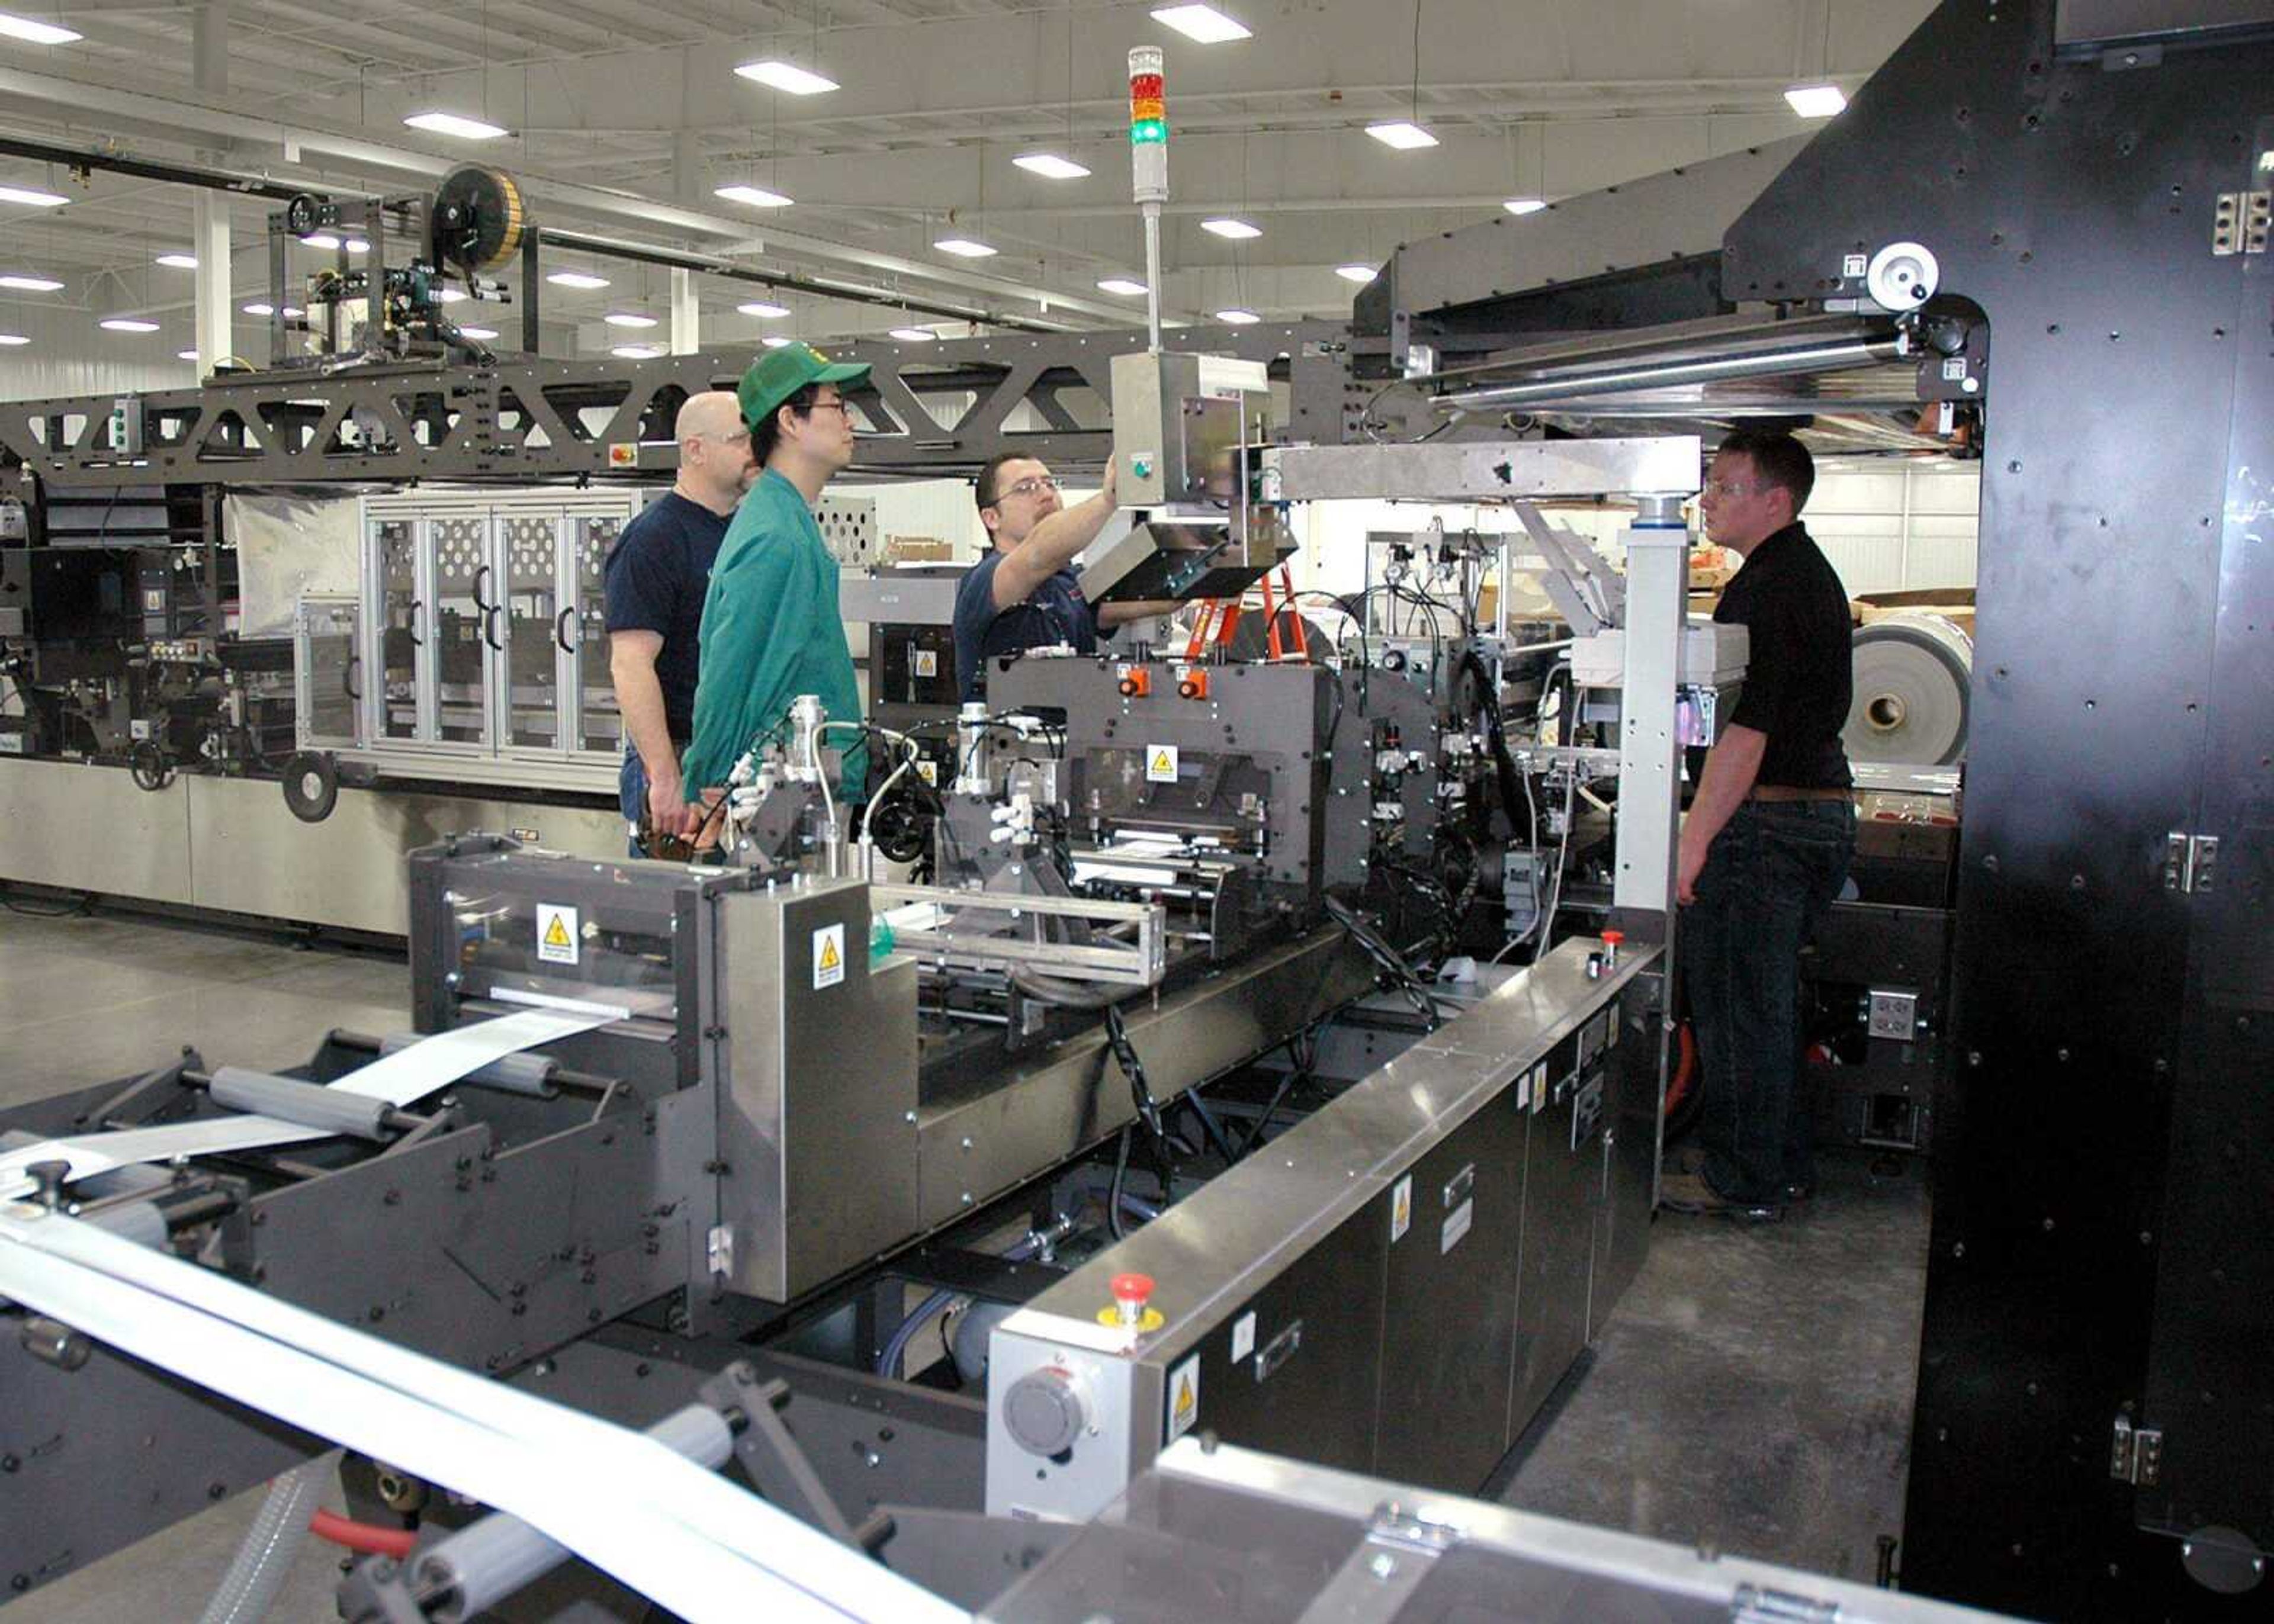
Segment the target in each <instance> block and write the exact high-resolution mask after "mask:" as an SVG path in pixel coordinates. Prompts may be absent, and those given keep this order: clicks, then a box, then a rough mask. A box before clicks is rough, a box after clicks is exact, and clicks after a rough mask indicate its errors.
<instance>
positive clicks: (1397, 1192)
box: [1389, 1173, 1413, 1245]
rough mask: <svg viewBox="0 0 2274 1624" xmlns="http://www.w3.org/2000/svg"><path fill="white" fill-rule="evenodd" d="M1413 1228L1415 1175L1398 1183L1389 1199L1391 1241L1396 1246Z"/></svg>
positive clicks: (1409, 1174) (1408, 1175)
mask: <svg viewBox="0 0 2274 1624" xmlns="http://www.w3.org/2000/svg"><path fill="white" fill-rule="evenodd" d="M1412 1227H1413V1175H1412V1174H1411V1173H1408V1174H1407V1175H1406V1176H1405V1177H1403V1178H1401V1179H1399V1180H1398V1181H1397V1185H1396V1186H1395V1188H1394V1189H1392V1191H1391V1192H1390V1197H1389V1239H1390V1243H1391V1244H1393V1245H1394V1244H1397V1242H1399V1241H1402V1240H1404V1238H1405V1231H1406V1230H1408V1229H1412Z"/></svg>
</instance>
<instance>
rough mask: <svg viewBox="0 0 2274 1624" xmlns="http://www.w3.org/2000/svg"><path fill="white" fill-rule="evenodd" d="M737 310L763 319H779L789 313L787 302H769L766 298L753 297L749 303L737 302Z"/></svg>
mask: <svg viewBox="0 0 2274 1624" xmlns="http://www.w3.org/2000/svg"><path fill="white" fill-rule="evenodd" d="M734 308H735V309H736V310H739V311H741V312H742V313H743V314H744V315H746V316H756V317H757V319H758V320H761V321H779V320H781V319H782V318H783V317H784V316H787V315H788V314H789V306H788V305H769V304H767V303H766V302H765V301H764V299H752V300H751V301H750V302H749V304H747V305H735V306H734Z"/></svg>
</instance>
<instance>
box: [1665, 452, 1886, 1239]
mask: <svg viewBox="0 0 2274 1624" xmlns="http://www.w3.org/2000/svg"><path fill="white" fill-rule="evenodd" d="M1815 483H1816V465H1815V462H1814V460H1813V459H1812V458H1811V457H1810V455H1808V448H1807V447H1804V446H1803V445H1802V444H1801V443H1800V442H1799V441H1798V440H1795V439H1794V438H1793V437H1792V436H1791V435H1789V434H1773V433H1764V432H1756V431H1744V432H1737V433H1734V434H1731V435H1729V436H1728V438H1727V439H1725V440H1722V442H1721V450H1720V452H1719V453H1718V454H1716V455H1715V456H1714V458H1713V468H1712V470H1710V471H1709V472H1708V474H1707V476H1706V491H1705V494H1704V496H1703V497H1702V498H1701V499H1700V500H1699V508H1700V511H1701V512H1702V513H1703V514H1704V515H1705V519H1706V536H1707V538H1708V539H1710V540H1712V541H1713V542H1716V543H1718V544H1719V545H1721V546H1724V547H1728V548H1729V549H1730V550H1731V551H1732V552H1734V553H1737V554H1738V555H1739V556H1740V557H1742V558H1743V560H1744V563H1743V567H1742V568H1740V569H1739V570H1738V571H1737V573H1736V576H1735V577H1734V578H1733V579H1732V580H1731V581H1730V583H1729V586H1728V590H1727V591H1725V592H1724V593H1723V594H1722V596H1721V606H1720V607H1719V608H1718V609H1716V610H1715V611H1714V612H1713V618H1714V619H1715V620H1720V621H1723V622H1725V623H1732V624H1736V625H1741V626H1743V627H1744V628H1746V630H1747V633H1748V634H1749V642H1750V649H1749V651H1748V654H1747V657H1746V667H1745V686H1744V691H1743V694H1742V695H1740V696H1739V698H1738V701H1737V704H1736V709H1735V710H1734V711H1731V712H1730V714H1729V718H1728V726H1725V727H1724V728H1723V729H1722V732H1721V740H1720V741H1719V742H1718V743H1716V744H1715V745H1714V746H1713V749H1712V751H1711V752H1709V753H1708V755H1707V756H1706V771H1705V773H1704V776H1703V777H1702V778H1700V779H1699V781H1698V793H1697V794H1696V796H1695V797H1694V798H1693V799H1692V801H1691V803H1690V815H1689V816H1688V817H1686V818H1685V819H1684V820H1683V825H1682V842H1681V850H1680V857H1679V861H1678V863H1677V866H1676V871H1675V872H1676V883H1675V891H1676V894H1677V896H1678V897H1679V898H1680V900H1681V901H1682V903H1683V905H1684V907H1685V911H1684V913H1683V916H1682V933H1683V934H1682V943H1683V947H1682V951H1683V960H1684V963H1685V964H1686V966H1688V974H1689V981H1690V1019H1691V1021H1692V1023H1693V1024H1694V1025H1695V1026H1696V1028H1697V1032H1698V1048H1699V1049H1700V1051H1701V1053H1702V1056H1703V1058H1704V1061H1705V1072H1706V1076H1705V1087H1706V1094H1705V1101H1704V1116H1703V1118H1702V1120H1701V1123H1700V1125H1699V1128H1698V1139H1700V1141H1702V1143H1703V1145H1704V1147H1705V1151H1706V1155H1705V1161H1704V1162H1703V1164H1702V1165H1701V1166H1700V1167H1698V1169H1697V1170H1696V1171H1694V1172H1689V1173H1679V1172H1677V1173H1672V1174H1669V1175H1668V1177H1667V1178H1666V1179H1665V1181H1664V1183H1663V1184H1661V1186H1660V1199H1661V1200H1662V1201H1663V1203H1664V1204H1665V1205H1666V1206H1667V1207H1671V1208H1673V1209H1675V1211H1678V1212H1700V1213H1721V1214H1728V1215H1730V1216H1734V1217H1744V1218H1774V1217H1776V1216H1777V1215H1778V1214H1780V1213H1781V1211H1782V1210H1783V1207H1784V1206H1785V1204H1786V1203H1787V1202H1789V1201H1798V1200H1805V1199H1807V1198H1808V1196H1809V1195H1810V1194H1811V1192H1812V1189H1813V1184H1814V1177H1815V1175H1814V1171H1813V1169H1812V1167H1811V1161H1810V1155H1809V1124H1808V1112H1809V1101H1808V1099H1807V1097H1806V1093H1805V1091H1804V1089H1803V1087H1802V1082H1801V1064H1800V1048H1801V1031H1800V950H1801V947H1802V945H1803V944H1804V943H1805V942H1806V941H1807V939H1808V935H1809V932H1810V931H1811V929H1814V928H1815V926H1816V925H1817V924H1818V922H1819V921H1821V920H1822V918H1823V916H1824V914H1825V912H1826V910H1827V909H1828V908H1829V907H1830V906H1831V905H1832V902H1833V899H1834V898H1835V897H1837V896H1838V895H1839V894H1840V888H1841V886H1842V885H1843V884H1845V883H1847V878H1848V864H1849V860H1850V859H1851V858H1852V857H1853V856H1854V855H1855V851H1856V808H1855V803H1854V799H1853V793H1852V789H1851V786H1852V785H1853V783H1854V779H1853V778H1852V776H1851V775H1850V774H1849V771H1848V755H1847V752H1846V750H1845V749H1843V748H1841V742H1840V730H1841V727H1843V726H1845V725H1846V723H1847V720H1848V707H1849V700H1850V695H1851V692H1852V689H1853V687H1854V680H1853V677H1852V675H1851V670H1850V661H1851V658H1852V656H1851V654H1850V652H1849V618H1848V594H1847V591H1846V590H1845V589H1844V588H1842V587H1841V584H1840V577H1839V575H1837V574H1836V573H1835V572H1834V570H1833V568H1832V565H1831V564H1830V562H1829V561H1828V560H1826V558H1825V556H1824V554H1823V553H1821V552H1820V551H1818V548H1817V545H1816V543H1815V542H1813V541H1811V539H1810V538H1809V535H1808V531H1807V530H1806V529H1805V528H1804V527H1803V525H1802V524H1801V523H1800V510H1801V508H1803V506H1805V505H1806V503H1807V501H1808V493H1809V492H1810V490H1811V489H1812V488H1813V486H1814V485H1815Z"/></svg>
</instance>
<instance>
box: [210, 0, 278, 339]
mask: <svg viewBox="0 0 2274 1624" xmlns="http://www.w3.org/2000/svg"><path fill="white" fill-rule="evenodd" d="M190 51H191V59H192V82H193V83H194V84H195V85H196V86H197V90H198V94H199V95H200V96H201V97H203V98H205V99H207V100H208V101H219V100H221V99H222V98H223V97H226V96H227V95H228V94H229V0H202V4H200V5H199V7H198V14H197V17H196V18H195V19H194V20H193V21H192V25H191V37H190ZM221 155H222V154H218V153H213V154H207V156H209V157H213V158H219V157H220V156H221ZM229 199H230V194H229V193H228V192H215V191H212V190H209V189H207V188H204V187H200V188H199V190H198V191H197V192H195V193H194V194H193V196H192V205H191V207H192V216H191V237H192V247H191V249H190V252H192V253H193V254H195V255H197V257H198V269H197V289H196V308H197V317H196V324H195V325H196V330H197V343H198V371H199V372H200V373H205V372H212V371H213V370H214V368H215V367H216V366H219V365H221V364H222V362H223V361H225V360H227V359H228V358H229V357H230V355H231V354H232V353H234V350H235V345H234V343H233V342H232V340H231V337H230V312H231V304H230V275H229V271H230V240H229ZM274 297H278V298H279V299H281V298H282V294H281V293H278V294H276V295H275V296H274Z"/></svg>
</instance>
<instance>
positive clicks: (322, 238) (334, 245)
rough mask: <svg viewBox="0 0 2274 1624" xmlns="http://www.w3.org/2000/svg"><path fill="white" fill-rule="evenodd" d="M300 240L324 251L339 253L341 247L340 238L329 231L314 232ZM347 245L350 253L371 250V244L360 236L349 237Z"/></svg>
mask: <svg viewBox="0 0 2274 1624" xmlns="http://www.w3.org/2000/svg"><path fill="white" fill-rule="evenodd" d="M300 240H301V241H302V242H303V243H305V244H307V245H308V246H309V247H311V248H313V249H317V250H320V252H324V253H337V252H339V249H340V239H339V238H338V237H335V236H333V235H332V234H331V233H330V232H329V231H315V232H312V233H310V234H309V235H308V236H306V237H302V238H301V239H300ZM347 247H348V252H350V253H369V252H371V244H369V243H366V242H365V241H364V240H363V238H361V237H350V238H348V244H347Z"/></svg>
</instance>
